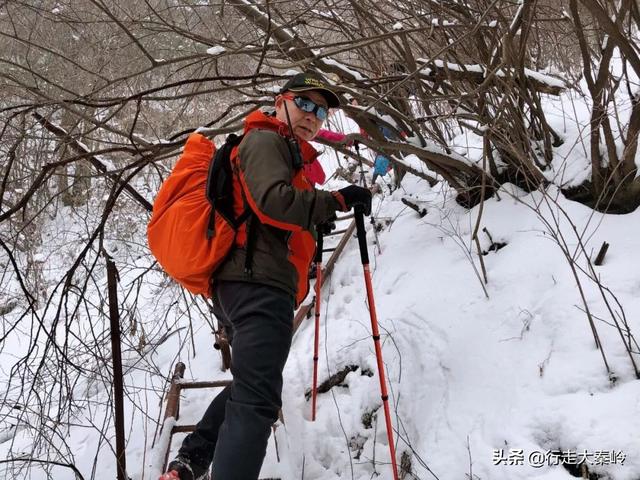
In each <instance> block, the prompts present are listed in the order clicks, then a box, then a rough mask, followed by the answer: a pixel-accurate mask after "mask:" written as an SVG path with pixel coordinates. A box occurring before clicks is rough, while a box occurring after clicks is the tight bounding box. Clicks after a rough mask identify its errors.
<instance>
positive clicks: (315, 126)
mask: <svg viewBox="0 0 640 480" xmlns="http://www.w3.org/2000/svg"><path fill="white" fill-rule="evenodd" d="M293 97H303V98H308V99H309V100H311V101H313V102H314V103H315V104H317V105H320V106H322V107H325V108H328V107H327V101H326V100H325V98H324V97H323V96H322V94H321V93H320V92H318V91H317V90H307V91H305V92H284V93H283V94H282V95H278V97H277V98H276V118H277V119H278V120H280V121H281V122H284V123H285V124H287V114H286V112H285V107H284V104H285V102H286V104H287V110H288V111H289V118H290V119H291V127H292V128H293V133H294V134H296V135H297V136H298V137H300V138H301V139H303V140H307V141H309V140H311V139H313V137H315V136H316V134H317V133H318V130H320V127H321V126H322V120H320V119H319V118H318V117H317V116H316V114H315V113H313V112H305V111H303V110H301V109H300V108H298V106H297V105H296V104H295V103H294V101H293Z"/></svg>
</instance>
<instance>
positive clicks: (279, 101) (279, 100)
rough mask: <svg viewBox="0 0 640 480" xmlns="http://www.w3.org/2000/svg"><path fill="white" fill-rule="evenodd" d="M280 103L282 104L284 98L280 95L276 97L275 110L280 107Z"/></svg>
mask: <svg viewBox="0 0 640 480" xmlns="http://www.w3.org/2000/svg"><path fill="white" fill-rule="evenodd" d="M282 102H284V98H283V97H282V95H278V96H277V97H276V108H278V107H279V106H280V105H282Z"/></svg>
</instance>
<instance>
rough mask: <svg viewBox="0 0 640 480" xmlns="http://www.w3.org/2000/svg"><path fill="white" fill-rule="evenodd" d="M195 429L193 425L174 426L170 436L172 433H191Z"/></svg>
mask: <svg viewBox="0 0 640 480" xmlns="http://www.w3.org/2000/svg"><path fill="white" fill-rule="evenodd" d="M195 429H196V426H195V425H174V426H173V428H172V429H171V434H172V435H173V434H174V433H191V432H193V431H194V430H195Z"/></svg>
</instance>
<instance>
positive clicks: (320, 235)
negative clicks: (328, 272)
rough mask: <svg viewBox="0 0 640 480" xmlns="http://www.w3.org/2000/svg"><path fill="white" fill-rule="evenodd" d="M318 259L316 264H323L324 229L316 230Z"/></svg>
mask: <svg viewBox="0 0 640 480" xmlns="http://www.w3.org/2000/svg"><path fill="white" fill-rule="evenodd" d="M316 235H317V238H316V245H317V246H316V258H315V259H314V261H315V262H316V263H318V262H322V249H323V248H324V235H323V233H322V228H318V229H317V230H316Z"/></svg>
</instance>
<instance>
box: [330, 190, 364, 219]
mask: <svg viewBox="0 0 640 480" xmlns="http://www.w3.org/2000/svg"><path fill="white" fill-rule="evenodd" d="M333 196H334V197H335V198H336V200H338V203H339V204H340V206H341V207H342V211H343V212H346V211H348V210H351V209H352V208H353V207H362V209H363V211H364V214H365V215H371V192H370V191H369V189H368V188H364V187H359V186H357V185H349V186H348V187H344V188H341V189H340V190H338V191H337V192H333Z"/></svg>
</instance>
